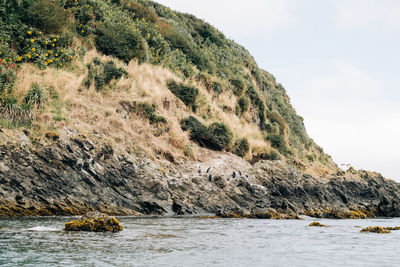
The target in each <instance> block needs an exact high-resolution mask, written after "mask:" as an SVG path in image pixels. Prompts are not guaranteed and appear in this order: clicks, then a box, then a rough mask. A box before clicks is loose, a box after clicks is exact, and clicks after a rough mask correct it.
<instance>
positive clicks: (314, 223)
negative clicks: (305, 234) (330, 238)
mask: <svg viewBox="0 0 400 267" xmlns="http://www.w3.org/2000/svg"><path fill="white" fill-rule="evenodd" d="M308 226H312V227H329V226H328V225H325V224H322V223H319V222H312V223H310V224H309V225H308Z"/></svg>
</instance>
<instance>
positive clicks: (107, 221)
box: [65, 211, 123, 233]
mask: <svg viewBox="0 0 400 267" xmlns="http://www.w3.org/2000/svg"><path fill="white" fill-rule="evenodd" d="M122 229H123V227H122V225H120V224H119V222H118V220H117V219H115V217H110V216H108V215H107V214H104V213H101V212H98V211H92V212H89V213H86V214H85V215H84V216H82V217H81V218H80V219H79V220H77V221H70V222H67V223H66V224H65V230H66V231H85V232H114V233H115V232H119V231H122Z"/></svg>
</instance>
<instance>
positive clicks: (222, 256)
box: [0, 217, 400, 267]
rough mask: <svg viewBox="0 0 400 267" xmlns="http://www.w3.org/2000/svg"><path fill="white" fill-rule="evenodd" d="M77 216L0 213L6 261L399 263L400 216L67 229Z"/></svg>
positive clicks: (128, 222) (135, 222) (136, 221)
mask: <svg viewBox="0 0 400 267" xmlns="http://www.w3.org/2000/svg"><path fill="white" fill-rule="evenodd" d="M71 219H74V218H71V217H54V218H29V219H0V265H2V266H203V267H205V266H338V265H340V266H399V264H400V231H393V232H392V233H391V234H374V233H360V229H361V228H359V227H366V226H400V219H374V220H324V219H321V220H319V221H320V222H321V223H323V224H326V225H329V226H330V227H328V228H319V227H309V226H308V224H310V222H312V221H313V220H316V219H312V218H305V220H286V221H277V220H251V219H202V218H133V217H120V218H118V219H119V220H120V222H121V224H122V225H123V226H124V230H123V231H122V232H119V233H85V232H65V231H63V230H62V228H63V224H64V223H65V222H67V221H69V220H71Z"/></svg>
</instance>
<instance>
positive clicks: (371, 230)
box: [360, 226, 391, 234]
mask: <svg viewBox="0 0 400 267" xmlns="http://www.w3.org/2000/svg"><path fill="white" fill-rule="evenodd" d="M365 232H369V233H376V234H390V233H391V231H390V230H388V229H386V228H383V227H380V226H370V227H366V228H363V229H361V231H360V233H365Z"/></svg>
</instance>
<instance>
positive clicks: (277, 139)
mask: <svg viewBox="0 0 400 267" xmlns="http://www.w3.org/2000/svg"><path fill="white" fill-rule="evenodd" d="M266 140H267V141H269V142H270V143H271V146H272V147H274V148H276V149H278V151H279V152H281V153H283V154H284V155H287V154H291V151H290V150H289V148H288V147H287V143H286V140H285V139H284V138H283V136H282V135H279V134H272V135H269V136H267V138H266Z"/></svg>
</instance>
